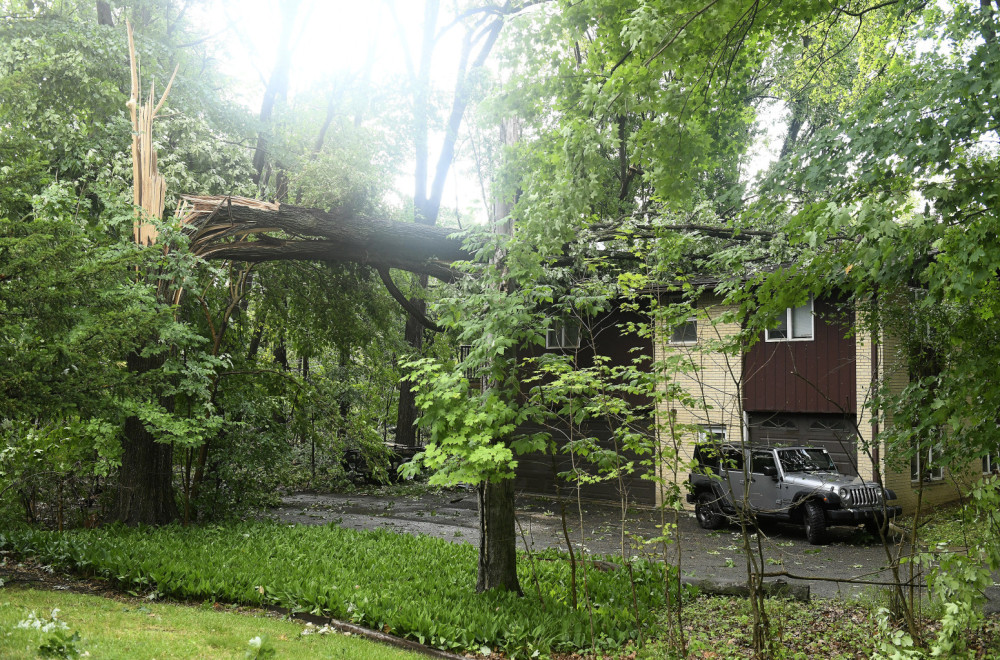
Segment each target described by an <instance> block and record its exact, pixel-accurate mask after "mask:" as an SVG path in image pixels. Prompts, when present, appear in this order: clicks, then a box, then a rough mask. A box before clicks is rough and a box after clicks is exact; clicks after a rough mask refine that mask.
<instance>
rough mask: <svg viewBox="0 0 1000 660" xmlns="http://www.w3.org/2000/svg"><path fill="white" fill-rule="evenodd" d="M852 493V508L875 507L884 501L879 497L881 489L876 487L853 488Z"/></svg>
mask: <svg viewBox="0 0 1000 660" xmlns="http://www.w3.org/2000/svg"><path fill="white" fill-rule="evenodd" d="M850 493H851V505H852V506H875V505H876V504H879V503H881V501H882V499H881V497H879V489H878V488H876V487H875V486H866V487H864V488H851V489H850Z"/></svg>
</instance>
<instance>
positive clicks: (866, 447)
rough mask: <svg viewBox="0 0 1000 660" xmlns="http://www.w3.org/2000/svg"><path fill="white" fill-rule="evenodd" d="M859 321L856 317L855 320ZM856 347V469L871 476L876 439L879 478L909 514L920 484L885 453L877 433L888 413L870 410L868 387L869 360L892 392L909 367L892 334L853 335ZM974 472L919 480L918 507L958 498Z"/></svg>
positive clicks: (907, 465) (904, 466)
mask: <svg viewBox="0 0 1000 660" xmlns="http://www.w3.org/2000/svg"><path fill="white" fill-rule="evenodd" d="M859 320H860V319H859ZM856 349H857V362H856V364H857V397H858V398H857V406H858V427H859V431H860V433H861V439H860V441H859V443H858V472H859V474H860V475H861V476H862V477H864V478H866V479H873V478H874V473H873V470H872V467H873V466H872V461H871V452H872V450H873V446H872V445H873V442H878V444H879V446H878V456H879V458H880V464H881V468H882V477H883V481H884V483H885V486H886V487H887V488H890V489H892V490H894V491H895V492H896V495H897V496H898V498H899V499H898V501H897V504H899V505H900V506H902V507H903V512H904V513H912V512H913V511H914V510H915V509H916V505H917V498H918V492H919V490H920V486H921V484H920V483H918V482H914V481H911V480H910V463H909V461H908V460H905V459H903V460H894V459H893V457H892V456H891V455H890V454H889V453H888V452H887V450H886V447H885V444H884V442H882V441H879V439H878V436H877V433H881V432H882V431H884V430H885V428H886V427H887V426H888V425H890V424H892V422H893V416H892V414H891V412H888V411H885V410H880V411H877V414H876V411H873V410H872V405H871V395H872V389H873V387H875V385H873V384H872V376H873V374H872V359H873V357H874V358H876V359H877V364H878V373H877V374H876V377H877V378H878V379H880V380H881V381H882V382H885V383H888V385H889V389H890V391H891V392H893V393H898V392H901V391H903V389H904V388H905V387H906V386H907V385H908V384H909V370H908V368H907V365H906V360H905V358H904V356H903V354H902V350H901V347H900V344H899V341H898V340H897V339H896V338H895V337H892V336H886V335H883V336H881V337H880V341H879V342H877V343H876V342H873V341H872V338H871V337H868V336H862V333H859V334H858V335H857V338H856ZM975 474H976V472H975V471H974V470H970V472H969V473H967V474H962V475H957V476H958V477H959V478H958V479H957V480H956V478H954V475H951V474H949V473H948V471H945V474H944V479H942V480H937V481H929V482H924V483H923V496H922V497H923V503H922V507H925V508H926V507H933V506H935V505H938V504H944V503H946V502H951V501H954V500H956V499H958V498H959V497H960V488H962V487H964V485H965V484H967V483H968V481H969V479H970V478H974V477H975Z"/></svg>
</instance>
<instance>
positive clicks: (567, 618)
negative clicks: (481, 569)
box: [0, 522, 665, 657]
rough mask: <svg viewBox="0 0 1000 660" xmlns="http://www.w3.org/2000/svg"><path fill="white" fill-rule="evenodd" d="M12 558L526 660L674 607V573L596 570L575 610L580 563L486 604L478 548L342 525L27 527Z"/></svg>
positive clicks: (536, 575) (139, 587) (629, 632)
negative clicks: (670, 581) (479, 586)
mask: <svg viewBox="0 0 1000 660" xmlns="http://www.w3.org/2000/svg"><path fill="white" fill-rule="evenodd" d="M0 550H6V551H11V552H13V553H15V554H16V555H19V556H30V557H33V558H34V559H36V560H37V561H40V562H43V563H46V564H49V565H52V566H54V567H58V568H61V569H68V570H71V571H74V572H76V573H79V574H83V575H89V576H98V577H102V578H105V579H107V580H109V581H111V582H112V583H114V584H115V585H116V586H118V587H119V588H123V589H125V590H128V591H131V592H133V593H135V594H142V595H154V596H161V595H162V596H169V597H173V598H178V599H184V600H206V599H210V600H211V599H216V600H219V601H224V602H230V603H239V604H246V605H275V606H280V607H287V608H290V609H292V610H297V611H305V612H310V613H313V614H317V615H324V616H330V617H333V618H335V619H340V620H345V621H352V622H354V623H358V624H361V625H364V626H368V627H371V628H374V629H377V630H383V631H387V632H391V633H393V634H396V635H400V636H403V637H408V638H411V639H415V640H417V641H419V642H421V643H425V644H429V645H431V646H434V647H438V648H443V649H449V650H459V651H470V650H471V651H476V652H484V651H485V650H486V649H488V650H490V651H493V650H498V651H503V652H504V653H506V654H508V655H510V656H514V657H529V656H531V655H532V654H534V653H535V652H536V651H538V652H539V653H542V654H544V653H550V652H563V651H564V652H569V651H575V650H578V649H588V648H596V649H598V650H610V649H615V648H620V647H621V646H622V645H623V644H625V643H627V642H629V641H630V640H633V639H636V638H638V636H639V635H640V634H641V633H642V629H643V627H644V626H645V625H647V623H648V622H650V621H653V620H655V615H654V613H655V611H656V610H657V609H658V608H660V607H662V606H663V605H664V603H665V594H664V584H665V582H664V575H663V568H662V565H660V564H655V563H648V562H639V561H637V562H636V563H635V564H634V565H633V566H632V567H631V568H632V570H631V571H629V570H596V569H592V570H589V571H588V572H587V574H586V580H585V582H582V583H581V588H582V587H583V585H585V587H586V589H587V594H588V596H589V597H587V598H584V597H583V595H582V594H581V597H580V598H579V601H578V605H577V606H576V607H573V606H572V605H571V597H570V589H569V588H568V587H569V583H570V567H569V565H568V562H563V561H540V562H535V563H531V562H529V561H521V562H519V563H520V570H521V572H522V575H521V576H520V579H521V580H522V583H523V584H524V585H525V586H526V592H527V596H526V597H524V598H521V597H518V596H517V595H515V594H513V593H508V592H504V591H500V590H494V591H491V592H489V593H485V594H476V593H475V591H474V585H475V578H476V575H475V566H476V564H475V553H476V549H475V548H474V547H472V546H470V545H467V544H452V543H448V542H446V541H442V540H440V539H434V538H430V537H414V536H408V535H398V534H393V533H390V532H384V531H362V532H359V531H354V530H345V529H341V528H339V527H336V526H333V525H330V526H324V527H306V526H301V527H295V526H285V525H280V524H276V523H270V522H255V523H240V524H233V525H227V526H207V527H177V526H172V527H165V528H156V529H154V528H144V527H140V528H125V527H111V528H105V529H101V530H78V531H73V532H66V533H62V534H58V533H54V532H46V531H39V530H30V529H25V530H15V531H10V532H7V533H5V534H3V535H0ZM602 568H605V569H606V568H607V567H606V566H604V565H602ZM630 573H631V578H632V580H634V584H633V583H632V582H630Z"/></svg>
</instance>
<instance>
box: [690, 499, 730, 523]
mask: <svg viewBox="0 0 1000 660" xmlns="http://www.w3.org/2000/svg"><path fill="white" fill-rule="evenodd" d="M694 515H695V518H697V519H698V524H699V525H700V526H701V528H702V529H719V528H720V527H722V523H724V522H725V518H723V516H722V512H720V511H719V505H718V503H717V502H716V501H715V498H714V497H712V495H711V493H701V494H700V495H698V502H697V504H695V505H694Z"/></svg>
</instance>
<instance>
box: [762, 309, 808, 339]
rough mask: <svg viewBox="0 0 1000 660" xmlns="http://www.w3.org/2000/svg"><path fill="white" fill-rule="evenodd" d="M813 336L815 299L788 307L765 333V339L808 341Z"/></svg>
mask: <svg viewBox="0 0 1000 660" xmlns="http://www.w3.org/2000/svg"><path fill="white" fill-rule="evenodd" d="M812 338H813V301H812V299H810V300H809V302H807V303H806V304H805V305H799V306H798V307H787V308H785V311H784V313H782V314H781V315H780V316H779V317H778V318H777V319H776V320H775V323H774V325H772V326H771V327H770V328H768V329H767V330H766V331H765V333H764V339H765V341H807V340H811V339H812Z"/></svg>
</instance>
